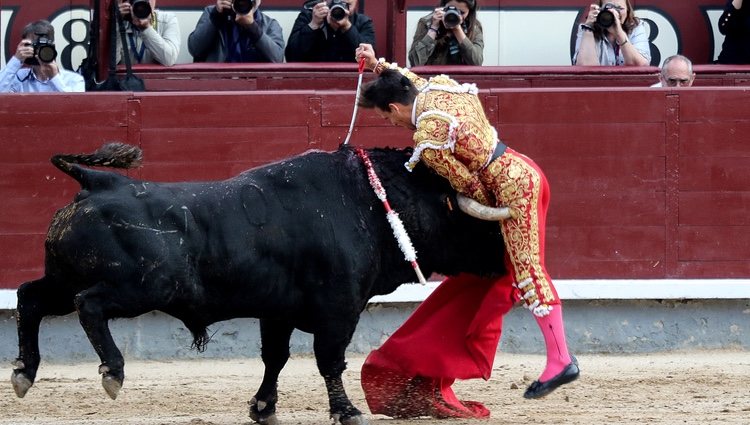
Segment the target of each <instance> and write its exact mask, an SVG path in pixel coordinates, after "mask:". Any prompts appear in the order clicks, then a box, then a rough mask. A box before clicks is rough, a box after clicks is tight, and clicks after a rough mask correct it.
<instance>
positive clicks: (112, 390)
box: [102, 375, 122, 400]
mask: <svg viewBox="0 0 750 425" xmlns="http://www.w3.org/2000/svg"><path fill="white" fill-rule="evenodd" d="M102 387H104V391H106V392H107V395H108V396H109V398H111V399H112V400H114V399H116V398H117V394H119V393H120V388H122V381H120V380H119V379H117V378H115V377H114V376H112V375H104V376H102Z"/></svg>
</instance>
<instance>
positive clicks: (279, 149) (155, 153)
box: [141, 126, 308, 165]
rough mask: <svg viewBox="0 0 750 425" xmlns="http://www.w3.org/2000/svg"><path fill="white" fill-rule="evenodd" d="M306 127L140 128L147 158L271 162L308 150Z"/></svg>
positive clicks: (153, 160) (190, 160)
mask: <svg viewBox="0 0 750 425" xmlns="http://www.w3.org/2000/svg"><path fill="white" fill-rule="evenodd" d="M307 130H308V129H307V126H304V127H231V128H225V129H216V128H189V129H185V128H157V129H145V130H143V131H142V132H141V140H142V142H141V147H142V148H143V151H144V158H145V161H146V162H147V163H149V164H150V165H152V164H154V163H156V162H160V161H167V162H182V161H184V162H187V163H193V164H195V163H196V162H197V163H200V162H204V161H205V162H222V161H237V160H241V159H243V158H247V159H248V160H249V159H252V160H253V161H256V162H257V161H262V162H270V161H275V160H278V159H281V158H285V157H288V156H291V155H295V154H298V153H300V152H304V151H305V150H307V142H308V131H307Z"/></svg>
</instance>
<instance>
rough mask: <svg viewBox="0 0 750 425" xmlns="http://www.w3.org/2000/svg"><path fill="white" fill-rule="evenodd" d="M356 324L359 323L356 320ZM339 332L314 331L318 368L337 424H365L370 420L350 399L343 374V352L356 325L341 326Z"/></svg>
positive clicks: (344, 361)
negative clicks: (342, 327) (342, 377)
mask: <svg viewBox="0 0 750 425" xmlns="http://www.w3.org/2000/svg"><path fill="white" fill-rule="evenodd" d="M354 326H356V321H355V322H354ZM333 327H334V328H335V326H333ZM339 331H340V332H335V331H333V332H331V331H325V332H318V333H315V342H314V348H315V359H316V361H317V363H318V370H319V371H320V374H321V375H322V376H323V379H324V380H325V383H326V390H327V391H328V404H329V406H330V409H331V418H332V419H333V421H334V423H341V425H366V424H367V419H365V417H364V416H363V415H362V412H360V411H359V409H357V408H356V407H354V405H353V404H352V402H351V401H349V397H348V396H347V395H346V390H345V389H344V382H343V380H342V379H341V375H342V374H343V373H344V370H346V360H345V358H344V352H345V351H346V347H347V346H348V345H349V342H350V341H351V339H352V335H353V334H354V327H352V329H348V330H345V329H339Z"/></svg>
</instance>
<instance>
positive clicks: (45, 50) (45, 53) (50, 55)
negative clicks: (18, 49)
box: [24, 34, 57, 65]
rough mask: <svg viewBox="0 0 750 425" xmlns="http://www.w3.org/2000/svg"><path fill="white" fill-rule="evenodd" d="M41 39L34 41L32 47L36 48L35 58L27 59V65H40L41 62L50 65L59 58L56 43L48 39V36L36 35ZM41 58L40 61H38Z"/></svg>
mask: <svg viewBox="0 0 750 425" xmlns="http://www.w3.org/2000/svg"><path fill="white" fill-rule="evenodd" d="M36 35H37V36H38V37H39V38H37V39H36V40H34V42H33V43H31V45H32V46H33V47H34V57H31V58H26V60H25V61H24V63H25V64H27V65H39V64H40V63H39V61H42V62H44V63H50V62H52V61H53V60H55V58H57V50H55V42H54V41H52V40H50V39H49V38H47V35H46V34H36ZM37 58H39V59H37Z"/></svg>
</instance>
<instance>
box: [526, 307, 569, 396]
mask: <svg viewBox="0 0 750 425" xmlns="http://www.w3.org/2000/svg"><path fill="white" fill-rule="evenodd" d="M551 307H552V311H550V312H549V314H548V315H546V316H543V317H538V316H534V318H536V323H537V324H538V325H539V329H541V331H542V335H544V345H545V346H546V347H547V367H545V369H544V372H542V375H541V376H540V377H539V381H541V382H546V381H548V380H550V379H551V378H554V377H555V376H556V375H557V374H559V373H560V372H562V370H563V369H564V368H565V366H567V365H568V364H570V362H571V360H570V354H568V344H567V343H566V342H565V327H564V325H563V316H562V304H556V305H552V306H551Z"/></svg>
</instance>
